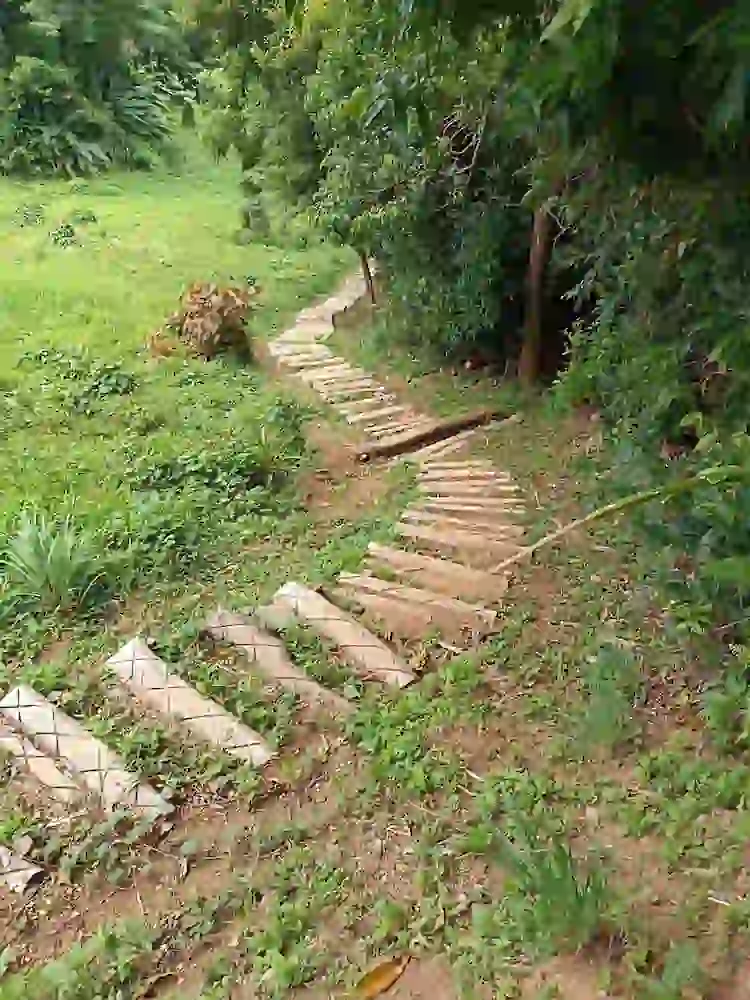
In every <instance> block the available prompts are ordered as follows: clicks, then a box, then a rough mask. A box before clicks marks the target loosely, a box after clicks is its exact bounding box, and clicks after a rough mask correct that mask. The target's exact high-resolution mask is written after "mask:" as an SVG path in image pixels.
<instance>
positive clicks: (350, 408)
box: [336, 393, 398, 414]
mask: <svg viewBox="0 0 750 1000" xmlns="http://www.w3.org/2000/svg"><path fill="white" fill-rule="evenodd" d="M391 404H393V405H397V404H398V399H397V398H396V397H395V396H394V395H393V394H392V393H382V394H381V393H379V394H374V393H373V394H371V395H367V396H365V397H364V399H354V400H349V399H347V400H345V401H343V402H341V403H337V404H336V408H337V409H339V410H341V411H342V412H343V413H351V414H355V413H364V412H365V409H366V408H367V407H373V408H375V409H382V407H383V406H385V405H391ZM363 407H364V408H365V409H363Z"/></svg>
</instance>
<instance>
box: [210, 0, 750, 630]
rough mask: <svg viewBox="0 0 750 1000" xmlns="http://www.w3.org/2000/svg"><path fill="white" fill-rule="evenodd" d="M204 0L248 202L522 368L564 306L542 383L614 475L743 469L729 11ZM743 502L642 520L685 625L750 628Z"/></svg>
mask: <svg viewBox="0 0 750 1000" xmlns="http://www.w3.org/2000/svg"><path fill="white" fill-rule="evenodd" d="M200 2H201V7H202V10H203V14H204V16H206V14H207V13H208V12H210V14H211V16H212V17H213V20H212V22H211V23H212V25H213V26H214V28H216V29H218V31H219V33H220V34H221V37H223V40H224V59H223V63H222V68H221V69H219V70H217V71H215V72H214V74H213V80H214V83H215V84H216V86H215V89H214V92H213V93H214V98H215V100H216V101H217V104H218V110H217V112H216V114H217V118H216V119H215V121H216V123H217V125H218V127H219V131H220V133H221V135H222V136H223V140H224V142H225V144H232V143H234V144H235V145H237V147H238V148H239V149H240V151H241V153H242V155H243V161H244V163H245V166H246V168H247V176H248V181H249V183H250V184H251V186H252V190H253V192H254V196H255V197H256V199H257V201H258V202H261V203H263V202H270V201H272V200H273V199H274V198H280V199H284V200H285V201H286V202H287V203H288V204H290V205H292V206H293V207H294V208H295V209H297V210H304V211H307V212H308V213H311V214H313V215H314V216H315V217H316V218H317V220H318V222H319V223H320V224H321V225H322V226H323V227H324V228H325V229H326V230H327V231H328V232H329V233H332V234H335V235H336V236H337V237H338V238H340V239H342V240H344V241H346V242H348V243H349V244H351V245H352V246H353V247H355V248H356V249H357V250H359V251H360V252H362V251H366V252H371V253H374V254H375V255H376V256H377V257H378V258H379V260H380V262H381V264H382V265H383V272H384V276H385V279H386V281H387V282H388V285H389V292H390V296H389V299H390V302H391V308H392V309H393V310H394V312H395V313H396V315H397V317H398V318H401V319H403V320H405V322H403V323H401V324H395V325H391V327H390V328H391V329H392V330H394V331H396V330H399V329H400V330H402V331H407V332H408V334H409V336H410V339H411V340H412V341H416V342H419V343H420V344H422V345H423V346H426V345H430V346H437V347H438V348H439V349H440V350H441V351H444V352H448V351H455V350H468V349H470V348H471V345H473V344H474V343H475V342H476V341H477V340H482V341H486V340H489V341H490V343H492V344H493V345H494V346H495V348H496V349H498V350H501V351H502V352H504V353H507V354H519V353H520V358H519V364H520V371H521V374H522V375H524V376H525V378H526V379H527V380H530V379H532V378H533V377H534V376H535V375H536V374H537V373H538V372H539V371H540V368H541V355H542V354H543V352H544V348H545V340H546V339H548V338H549V335H550V333H555V332H556V327H558V326H559V325H560V324H561V323H562V325H567V324H569V323H571V320H572V318H573V317H574V316H575V315H576V313H577V316H578V318H577V320H575V321H574V322H573V323H572V337H571V342H570V354H569V359H568V360H569V367H568V371H567V372H566V374H565V376H564V378H563V380H562V384H561V386H560V389H559V390H558V391H559V392H560V393H561V394H562V395H563V396H564V397H565V398H566V399H567V400H568V401H570V402H572V403H576V402H580V401H582V400H587V401H589V402H590V403H593V404H594V405H596V406H597V407H598V408H599V409H600V410H601V412H602V414H603V416H604V418H605V425H606V426H607V427H609V428H611V433H612V436H613V439H614V444H615V447H616V448H617V449H618V451H617V452H616V453H617V454H618V455H619V456H621V458H622V461H621V462H620V463H619V467H618V469H617V472H616V475H613V476H612V480H613V485H612V487H611V488H612V489H614V490H616V491H622V490H627V489H629V488H631V487H634V486H643V485H653V484H655V483H656V484H669V483H670V482H672V481H674V479H675V477H679V476H682V475H684V474H685V473H686V472H688V471H689V470H691V469H695V468H700V467H705V466H707V465H712V464H713V465H726V464H740V465H743V464H744V465H747V463H748V438H747V431H748V425H749V423H750V419H749V418H748V414H747V407H746V405H745V402H744V401H745V399H746V397H747V388H748V386H747V383H748V378H750V354H749V353H748V338H747V324H748V315H749V314H750V302H749V301H748V293H747V288H748V287H750V286H749V285H748V273H747V270H748V263H747V245H748V235H750V233H749V232H748V226H749V225H750V203H749V202H748V194H747V190H748V188H747V175H748V166H749V164H748V150H749V149H750V144H748V142H747V138H748V130H747V120H748V117H747V110H748V108H750V103H748V101H747V97H748V90H750V78H748V75H747V65H748V58H750V43H749V42H748V39H750V30H749V29H750V8H748V5H747V4H746V3H743V2H741V0H722V2H720V3H718V4H715V5H711V6H710V9H709V8H708V7H707V6H706V5H704V4H700V3H697V2H685V0H657V2H651V0H649V2H646V0H642V2H641V0H638V2H635V3H633V2H631V0H583V2H582V0H559V2H557V3H547V2H544V0H539V2H538V3H535V2H529V3H525V4H520V3H518V2H517V0H483V2H482V3H480V4H465V3H464V4H459V3H457V2H455V0H441V2H440V3H435V2H434V0H410V2H408V3H404V2H402V0H377V2H375V3H369V4H365V3H360V2H356V0H355V2H347V3H344V2H343V0H325V2H322V0H317V2H313V0H308V2H306V3H304V4H303V3H302V2H301V0H300V2H298V3H295V2H294V0H287V2H286V3H285V4H284V9H285V11H286V13H287V15H290V16H289V17H285V16H284V12H283V11H281V10H279V8H278V7H277V6H276V5H275V4H273V3H270V2H269V3H268V4H256V5H254V7H253V16H252V17H249V16H248V17H246V18H244V19H238V18H237V17H236V16H231V15H230V14H229V12H228V11H229V9H231V10H232V11H234V14H235V15H236V13H237V11H236V8H235V7H233V6H231V5H230V8H227V6H226V5H223V4H217V3H214V2H213V0H200ZM222 33H223V34H222ZM280 168H283V169H280ZM290 181H291V183H290ZM561 297H562V298H563V299H564V303H565V305H564V307H562V308H561V307H560V305H559V304H558V302H557V300H559V299H560V298H561ZM747 501H748V495H747V488H746V487H745V486H742V485H736V486H732V487H731V488H730V487H728V486H727V485H726V484H724V485H715V486H711V485H710V484H709V483H705V484H704V485H703V486H702V487H701V488H700V490H695V491H694V492H692V493H691V494H689V495H685V496H683V497H682V498H681V500H680V501H679V503H677V502H676V503H675V505H674V506H673V508H672V513H671V516H670V519H669V521H668V522H667V523H665V521H664V517H663V509H662V508H661V507H659V511H658V515H659V516H657V517H654V516H653V515H652V513H651V512H650V511H648V510H647V511H645V513H644V516H643V517H642V519H641V528H642V530H643V532H644V534H643V537H644V539H646V540H648V541H649V544H650V549H649V551H650V553H651V558H650V563H651V565H652V568H654V569H658V574H659V576H660V577H661V582H662V584H663V586H664V587H666V589H667V592H668V594H669V601H670V607H672V609H673V610H674V612H675V619H676V620H678V621H679V622H682V623H683V624H684V625H685V627H687V628H692V629H701V628H705V627H708V624H709V623H710V621H711V620H715V619H717V618H718V619H719V621H720V622H721V623H722V625H723V627H724V628H725V631H727V632H729V633H731V634H735V635H736V634H737V633H738V632H739V633H740V634H745V633H746V631H747V627H746V626H745V625H743V624H742V623H743V620H744V619H745V618H746V614H745V607H746V603H747V598H748V586H749V585H748V576H749V575H750V571H749V567H750V537H749V536H748V533H747V530H746V529H745V527H744V510H745V509H746V505H747ZM672 598H673V600H672ZM731 623H739V624H731ZM743 629H744V630H745V633H743Z"/></svg>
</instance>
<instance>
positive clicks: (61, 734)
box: [0, 684, 172, 819]
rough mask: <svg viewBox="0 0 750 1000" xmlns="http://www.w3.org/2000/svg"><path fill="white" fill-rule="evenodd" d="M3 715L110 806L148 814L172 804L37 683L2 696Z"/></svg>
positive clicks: (154, 814) (0, 710)
mask: <svg viewBox="0 0 750 1000" xmlns="http://www.w3.org/2000/svg"><path fill="white" fill-rule="evenodd" d="M0 714H1V715H2V716H3V717H4V718H5V719H7V720H8V721H9V722H10V723H11V725H12V726H17V727H18V728H19V729H21V730H22V731H23V732H24V733H25V734H26V736H28V738H29V739H30V740H31V741H32V742H33V743H34V744H35V745H36V746H37V748H38V749H39V750H41V751H42V752H43V753H46V754H48V755H49V756H51V757H54V758H55V759H56V760H58V761H60V762H61V764H62V765H63V766H64V767H65V769H66V770H67V771H68V772H69V773H70V774H71V775H74V776H75V778H76V779H77V780H78V781H80V783H81V784H82V785H84V786H85V787H86V788H87V789H88V790H89V791H90V792H92V793H93V794H94V795H95V796H97V798H98V799H99V800H100V801H101V803H102V804H103V805H104V806H105V807H106V808H108V809H116V808H121V807H127V808H130V809H132V810H133V811H135V812H137V813H138V814H139V815H141V816H144V817H146V818H149V819H156V818H157V817H158V816H164V815H167V814H168V813H170V812H171V811H172V806H171V805H170V804H169V803H168V802H167V801H166V800H165V799H163V798H162V797H161V795H159V794H158V793H157V792H156V791H154V789H153V788H152V787H151V786H150V785H148V784H146V783H145V782H141V781H139V780H138V778H137V777H136V775H134V774H132V773H131V772H130V771H127V770H126V769H125V767H124V765H123V762H122V761H121V760H120V758H119V757H118V755H117V754H115V753H113V752H112V751H111V750H110V749H109V747H107V746H106V745H105V744H104V743H102V742H101V740H98V739H96V738H95V737H94V736H92V735H91V733H89V732H87V730H86V729H84V728H83V726H81V725H79V723H77V722H76V721H75V720H73V719H71V718H70V716H69V715H66V714H65V712H63V711H62V710H61V709H59V708H57V707H56V706H55V705H53V704H52V703H51V702H50V701H48V700H47V699H46V698H44V697H42V695H40V694H37V692H36V691H34V690H33V688H30V687H27V686H26V685H25V684H22V685H20V686H19V687H16V688H13V690H12V691H9V692H8V694H7V695H6V696H5V697H4V698H3V699H2V701H0Z"/></svg>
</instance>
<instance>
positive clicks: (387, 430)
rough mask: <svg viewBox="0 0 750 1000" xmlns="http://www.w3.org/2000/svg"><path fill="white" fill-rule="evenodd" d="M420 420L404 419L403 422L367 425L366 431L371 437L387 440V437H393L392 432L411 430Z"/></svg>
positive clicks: (418, 424) (399, 432) (417, 425)
mask: <svg viewBox="0 0 750 1000" xmlns="http://www.w3.org/2000/svg"><path fill="white" fill-rule="evenodd" d="M419 426H421V425H420V422H419V421H418V420H409V421H405V422H404V423H403V424H395V425H394V424H384V425H382V426H380V427H368V428H367V433H368V434H370V435H372V437H374V438H377V440H378V441H387V440H388V438H391V437H393V435H394V434H401V433H403V432H404V431H408V430H412V429H413V428H415V427H419Z"/></svg>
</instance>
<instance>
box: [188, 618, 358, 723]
mask: <svg viewBox="0 0 750 1000" xmlns="http://www.w3.org/2000/svg"><path fill="white" fill-rule="evenodd" d="M206 628H207V629H208V631H209V632H210V633H211V635H212V636H213V637H214V638H215V639H216V640H218V641H219V642H228V643H230V644H231V645H233V646H236V647H237V648H238V649H239V650H240V652H241V653H242V654H243V656H245V657H246V658H247V660H248V661H249V662H250V664H251V665H252V667H254V668H255V670H257V672H258V673H259V674H260V675H261V676H262V677H263V678H264V679H265V680H267V681H270V682H271V683H272V684H278V685H280V686H281V687H285V688H287V689H288V690H290V691H293V692H294V693H295V694H297V695H299V697H300V698H301V699H302V700H303V701H304V702H306V703H307V704H312V705H324V706H326V707H327V708H329V709H332V710H333V711H334V712H336V713H338V714H340V715H345V714H347V713H349V712H351V711H352V708H353V706H352V704H351V702H349V701H347V699H346V698H342V697H341V696H340V695H338V694H335V693H334V692H333V691H329V690H328V689H327V688H324V687H322V686H321V685H320V684H318V683H317V681H314V680H312V678H310V677H308V676H307V674H306V673H305V672H304V671H303V670H300V669H299V667H296V666H295V665H294V664H293V663H292V661H291V660H290V659H289V656H288V655H287V651H286V649H285V647H284V643H283V642H281V640H280V639H277V638H276V636H274V635H271V633H270V632H267V631H266V630H265V629H262V628H259V627H258V626H257V625H256V624H255V623H254V622H253V620H252V619H251V618H248V617H246V616H245V615H238V614H235V613H234V612H232V611H224V610H223V609H221V608H220V609H219V610H218V611H217V612H216V614H215V615H214V616H213V617H212V618H211V619H210V621H209V622H208V624H207V626H206Z"/></svg>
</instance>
